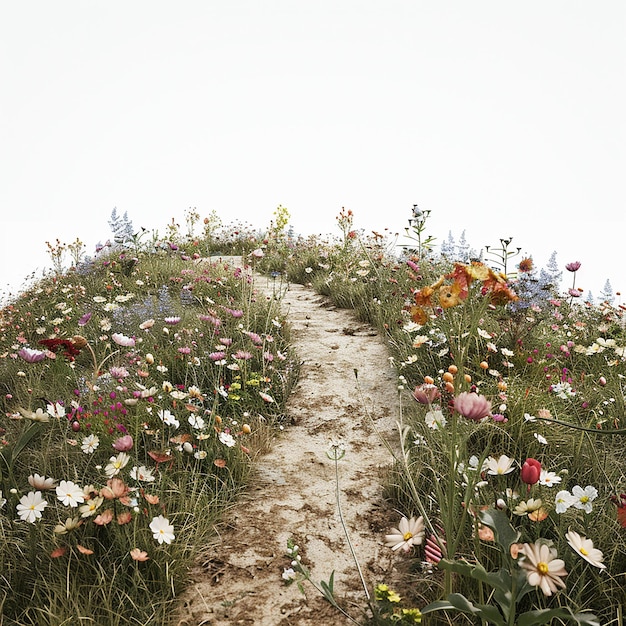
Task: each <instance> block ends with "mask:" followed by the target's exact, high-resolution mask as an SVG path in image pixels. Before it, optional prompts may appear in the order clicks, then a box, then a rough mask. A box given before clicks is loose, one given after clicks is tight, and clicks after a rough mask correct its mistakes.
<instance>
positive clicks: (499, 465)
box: [485, 454, 515, 476]
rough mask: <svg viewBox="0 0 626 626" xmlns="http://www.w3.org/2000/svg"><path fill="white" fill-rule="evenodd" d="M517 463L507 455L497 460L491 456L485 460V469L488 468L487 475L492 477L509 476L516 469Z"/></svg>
mask: <svg viewBox="0 0 626 626" xmlns="http://www.w3.org/2000/svg"><path fill="white" fill-rule="evenodd" d="M514 463H515V461H514V460H513V459H510V458H509V457H508V456H506V454H503V455H501V456H500V458H498V459H495V458H494V457H492V456H490V457H488V458H487V459H486V460H485V467H486V468H487V474H491V475H492V476H501V475H503V474H509V473H510V472H512V471H513V470H514V469H515V465H514Z"/></svg>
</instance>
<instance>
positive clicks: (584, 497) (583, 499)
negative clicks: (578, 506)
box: [580, 496, 589, 504]
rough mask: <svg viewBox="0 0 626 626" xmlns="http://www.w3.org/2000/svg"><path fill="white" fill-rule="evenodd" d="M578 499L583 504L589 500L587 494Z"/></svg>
mask: <svg viewBox="0 0 626 626" xmlns="http://www.w3.org/2000/svg"><path fill="white" fill-rule="evenodd" d="M580 501H581V502H582V503H583V504H587V502H589V496H583V497H582V498H581V499H580Z"/></svg>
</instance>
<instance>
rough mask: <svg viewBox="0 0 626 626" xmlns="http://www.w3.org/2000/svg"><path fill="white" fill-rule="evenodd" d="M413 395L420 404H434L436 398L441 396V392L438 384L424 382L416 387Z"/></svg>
mask: <svg viewBox="0 0 626 626" xmlns="http://www.w3.org/2000/svg"><path fill="white" fill-rule="evenodd" d="M413 397H414V398H415V399H416V400H417V401H418V402H419V403H420V404H432V403H433V402H434V401H435V400H437V399H438V398H439V397H441V392H440V391H439V388H438V387H437V385H433V384H429V383H424V384H422V385H418V386H417V387H415V389H414V391H413Z"/></svg>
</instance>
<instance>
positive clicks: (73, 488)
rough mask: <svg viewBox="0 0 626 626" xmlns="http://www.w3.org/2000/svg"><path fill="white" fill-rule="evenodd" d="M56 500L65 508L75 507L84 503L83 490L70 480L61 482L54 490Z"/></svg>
mask: <svg viewBox="0 0 626 626" xmlns="http://www.w3.org/2000/svg"><path fill="white" fill-rule="evenodd" d="M56 492H57V498H58V499H59V501H60V502H61V503H62V504H64V505H65V506H71V507H77V506H78V505H79V504H82V503H83V502H84V501H85V494H84V492H83V488H82V487H79V486H78V485H77V484H76V483H74V482H72V481H71V480H62V481H61V482H60V483H59V486H58V487H57V488H56Z"/></svg>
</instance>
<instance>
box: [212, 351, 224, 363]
mask: <svg viewBox="0 0 626 626" xmlns="http://www.w3.org/2000/svg"><path fill="white" fill-rule="evenodd" d="M225 358H226V352H211V353H210V354H209V359H211V361H221V360H222V359H225Z"/></svg>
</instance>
